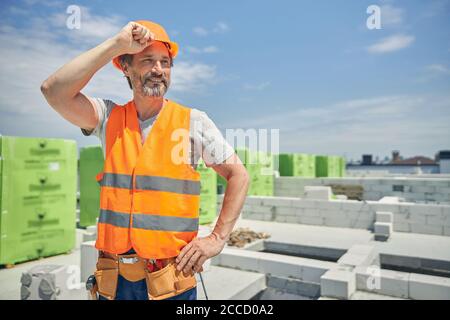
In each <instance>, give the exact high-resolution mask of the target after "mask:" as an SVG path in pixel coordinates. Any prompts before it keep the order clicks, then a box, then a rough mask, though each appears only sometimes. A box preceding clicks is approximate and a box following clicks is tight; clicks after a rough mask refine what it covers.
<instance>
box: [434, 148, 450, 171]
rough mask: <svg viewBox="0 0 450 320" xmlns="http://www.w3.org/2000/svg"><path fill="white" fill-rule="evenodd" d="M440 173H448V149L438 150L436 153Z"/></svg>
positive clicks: (449, 169) (449, 151)
mask: <svg viewBox="0 0 450 320" xmlns="http://www.w3.org/2000/svg"><path fill="white" fill-rule="evenodd" d="M436 159H437V161H439V171H440V173H450V150H443V151H439V152H438V153H437V155H436Z"/></svg>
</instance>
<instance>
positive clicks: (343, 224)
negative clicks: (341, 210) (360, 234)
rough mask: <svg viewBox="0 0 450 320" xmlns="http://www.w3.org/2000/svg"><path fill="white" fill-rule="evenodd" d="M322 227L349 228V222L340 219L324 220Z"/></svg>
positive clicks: (348, 220)
mask: <svg viewBox="0 0 450 320" xmlns="http://www.w3.org/2000/svg"><path fill="white" fill-rule="evenodd" d="M324 225H325V226H327V227H336V228H351V220H350V219H346V218H342V217H336V218H324Z"/></svg>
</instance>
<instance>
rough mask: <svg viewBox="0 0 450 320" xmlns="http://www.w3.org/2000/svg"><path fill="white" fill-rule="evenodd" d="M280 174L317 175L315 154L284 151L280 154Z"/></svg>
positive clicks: (287, 175)
mask: <svg viewBox="0 0 450 320" xmlns="http://www.w3.org/2000/svg"><path fill="white" fill-rule="evenodd" d="M279 171H280V176H285V177H308V178H314V177H315V176H316V159H315V155H312V154H306V153H290V154H288V153H283V154H280V155H279Z"/></svg>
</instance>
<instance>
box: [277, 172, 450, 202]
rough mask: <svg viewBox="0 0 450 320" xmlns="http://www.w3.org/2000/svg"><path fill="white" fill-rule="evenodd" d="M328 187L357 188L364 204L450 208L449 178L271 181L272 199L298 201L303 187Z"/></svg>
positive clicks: (291, 178) (292, 178)
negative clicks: (398, 200)
mask: <svg viewBox="0 0 450 320" xmlns="http://www.w3.org/2000/svg"><path fill="white" fill-rule="evenodd" d="M348 172H350V171H348ZM332 184H340V185H360V186H362V187H363V189H364V193H363V199H364V200H371V201H378V200H379V199H381V198H383V197H384V196H397V197H402V198H404V199H405V200H406V201H411V202H422V203H423V202H427V203H428V202H436V203H439V204H450V178H448V177H442V178H433V177H423V178H421V177H414V178H411V177H365V178H364V177H345V178H305V177H279V178H275V190H274V192H275V195H276V196H281V197H298V196H300V195H301V194H302V193H303V192H304V187H305V186H326V185H332Z"/></svg>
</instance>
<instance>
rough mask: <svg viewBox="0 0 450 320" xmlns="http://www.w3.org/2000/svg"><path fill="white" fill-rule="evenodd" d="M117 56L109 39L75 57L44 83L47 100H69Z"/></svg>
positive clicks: (113, 44) (117, 53) (113, 42)
mask: <svg viewBox="0 0 450 320" xmlns="http://www.w3.org/2000/svg"><path fill="white" fill-rule="evenodd" d="M117 55H119V52H118V51H117V46H115V39H114V38H111V39H108V40H106V41H105V42H103V43H101V44H99V45H98V46H96V47H95V48H92V49H90V50H88V51H86V52H84V53H82V54H81V55H79V56H77V57H76V58H74V59H73V60H71V61H70V62H68V63H67V64H65V65H64V66H62V67H61V68H60V69H58V70H57V71H56V72H55V73H53V74H52V75H51V76H50V77H49V78H48V79H47V80H46V81H45V82H44V86H46V89H47V94H46V97H47V98H50V99H51V98H52V97H53V98H55V99H58V100H59V99H66V98H67V99H70V98H73V97H74V96H75V95H76V94H78V93H79V92H80V91H81V90H82V89H83V88H84V86H85V85H86V84H87V83H88V82H89V80H90V79H91V78H92V76H93V75H94V74H95V73H96V72H97V71H98V70H99V69H100V68H102V67H103V66H104V65H105V64H107V63H108V62H109V61H111V59H112V58H114V57H115V56H117Z"/></svg>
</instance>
